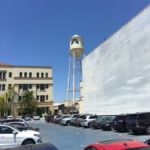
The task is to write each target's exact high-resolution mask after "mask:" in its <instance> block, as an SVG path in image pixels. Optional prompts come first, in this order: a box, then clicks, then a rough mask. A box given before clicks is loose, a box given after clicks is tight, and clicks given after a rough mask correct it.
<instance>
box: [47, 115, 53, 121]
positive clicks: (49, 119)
mask: <svg viewBox="0 0 150 150" xmlns="http://www.w3.org/2000/svg"><path fill="white" fill-rule="evenodd" d="M53 118H54V115H48V116H45V121H46V122H52V120H53Z"/></svg>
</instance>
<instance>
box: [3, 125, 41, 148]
mask: <svg viewBox="0 0 150 150" xmlns="http://www.w3.org/2000/svg"><path fill="white" fill-rule="evenodd" d="M41 142H42V138H41V135H40V132H37V131H31V130H26V131H21V130H19V129H17V128H15V127H13V126H10V125H5V124H2V125H0V147H1V148H9V147H17V146H21V145H27V144H39V143H41Z"/></svg>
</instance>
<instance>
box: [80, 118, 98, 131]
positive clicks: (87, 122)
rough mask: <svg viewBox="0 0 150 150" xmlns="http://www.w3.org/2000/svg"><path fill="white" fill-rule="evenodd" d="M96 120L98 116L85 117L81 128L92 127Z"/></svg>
mask: <svg viewBox="0 0 150 150" xmlns="http://www.w3.org/2000/svg"><path fill="white" fill-rule="evenodd" d="M96 119H97V116H96V115H85V116H84V117H82V120H81V122H80V124H81V127H88V128H90V127H91V125H92V122H93V121H95V120H96Z"/></svg>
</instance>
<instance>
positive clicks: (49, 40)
mask: <svg viewBox="0 0 150 150" xmlns="http://www.w3.org/2000/svg"><path fill="white" fill-rule="evenodd" d="M149 3H150V0H74V1H73V0H0V62H5V63H8V64H14V65H27V66H28V65H29V66H31V65H32V66H33V65H35V66H52V67H53V77H54V101H62V100H63V99H65V98H66V88H67V74H68V61H69V53H68V50H69V40H70V37H71V36H72V35H74V34H78V35H80V36H82V37H83V39H84V49H85V53H86V54H88V53H90V52H91V51H92V50H93V49H94V48H95V47H97V46H98V45H99V44H100V43H101V42H102V41H103V40H104V38H107V37H109V36H110V35H111V34H112V33H113V32H115V31H116V30H118V29H119V28H120V27H121V26H122V25H123V24H124V23H126V22H127V21H129V20H130V19H131V18H132V17H133V16H135V15H136V14H137V13H139V12H140V11H141V10H142V9H143V8H144V7H146V6H147V5H148V4H149Z"/></svg>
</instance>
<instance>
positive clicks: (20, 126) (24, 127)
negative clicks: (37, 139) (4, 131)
mask: <svg viewBox="0 0 150 150" xmlns="http://www.w3.org/2000/svg"><path fill="white" fill-rule="evenodd" d="M8 125H11V126H13V127H15V128H17V129H19V130H21V131H23V130H34V131H39V128H33V127H31V126H29V125H26V124H23V123H22V122H11V123H8Z"/></svg>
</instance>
